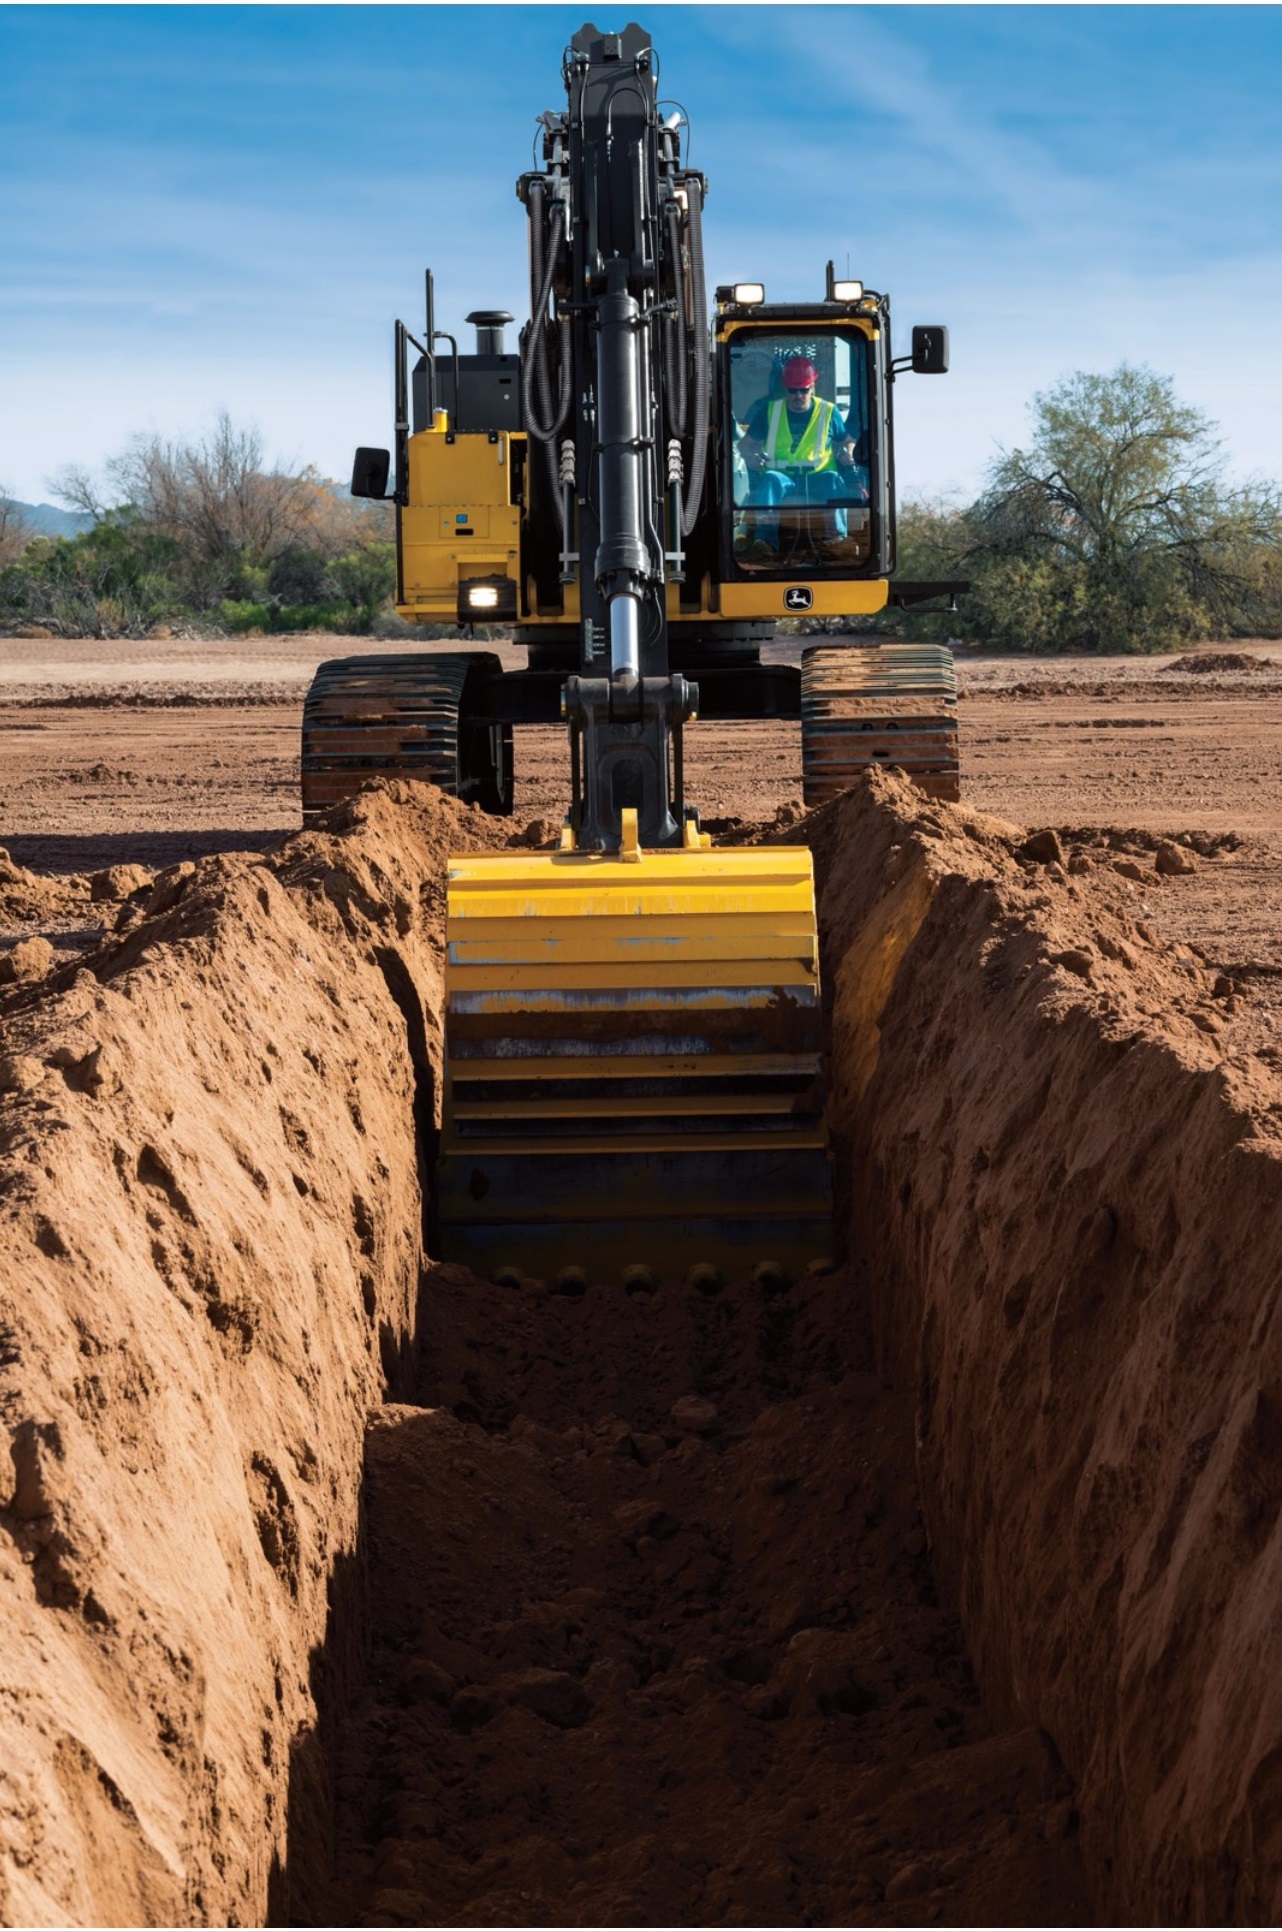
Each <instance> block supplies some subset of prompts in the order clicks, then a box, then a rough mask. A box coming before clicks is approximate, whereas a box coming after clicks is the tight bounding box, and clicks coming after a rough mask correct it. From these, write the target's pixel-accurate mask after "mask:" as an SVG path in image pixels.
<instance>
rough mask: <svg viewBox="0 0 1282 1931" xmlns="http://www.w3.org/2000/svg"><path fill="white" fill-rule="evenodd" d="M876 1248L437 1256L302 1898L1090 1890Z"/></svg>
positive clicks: (946, 1917) (748, 1916) (866, 1896)
mask: <svg viewBox="0 0 1282 1931" xmlns="http://www.w3.org/2000/svg"><path fill="white" fill-rule="evenodd" d="M868 1312H869V1310H868V1302H867V1296H866V1294H865V1293H864V1292H863V1289H862V1283H861V1279H860V1272H859V1270H858V1269H857V1268H846V1269H842V1270H841V1271H838V1272H834V1273H832V1274H829V1275H826V1276H824V1277H822V1278H810V1279H808V1280H806V1281H805V1282H803V1283H801V1284H799V1285H798V1286H796V1287H794V1288H793V1289H791V1290H790V1291H788V1292H786V1293H783V1294H780V1295H778V1296H776V1297H773V1298H769V1297H767V1296H765V1295H764V1294H763V1292H762V1290H761V1289H760V1288H758V1287H756V1286H755V1285H754V1284H752V1283H751V1282H749V1283H741V1284H738V1285H736V1286H733V1287H728V1288H727V1289H726V1290H725V1291H724V1292H723V1293H721V1294H720V1295H718V1296H716V1297H713V1298H705V1297H704V1296H702V1295H700V1294H699V1293H697V1292H692V1291H689V1290H687V1289H685V1288H683V1287H677V1286H675V1285H669V1286H665V1287H662V1288H660V1289H659V1290H658V1291H656V1292H654V1293H642V1294H636V1295H633V1296H627V1295H624V1294H622V1293H621V1292H620V1291H619V1290H618V1289H617V1288H613V1287H612V1288H605V1287H591V1288H589V1289H588V1291H587V1292H586V1293H585V1294H583V1295H582V1296H577V1297H572V1298H566V1297H563V1296H559V1295H556V1294H552V1293H549V1292H548V1290H547V1289H546V1288H545V1287H544V1286H543V1285H542V1284H541V1283H536V1282H534V1281H528V1282H526V1283H525V1284H524V1286H523V1287H521V1288H515V1287H510V1288H506V1289H505V1288H498V1287H492V1286H489V1285H487V1284H485V1283H482V1282H480V1281H477V1280H476V1279H474V1278H473V1277H470V1276H468V1275H467V1274H466V1273H465V1272H464V1271H463V1270H461V1269H455V1268H451V1267H438V1268H434V1269H432V1270H430V1271H429V1274H428V1277H427V1280H426V1283H425V1302H424V1315H423V1327H422V1334H421V1347H422V1362H423V1367H422V1378H421V1381H420V1384H419V1387H418V1390H417V1398H418V1403H419V1404H421V1405H417V1406H414V1407H405V1406H398V1407H390V1408H386V1409H384V1410H382V1411H381V1412H379V1413H377V1414H376V1415H375V1416H374V1417H373V1420H372V1426H371V1432H370V1434H369V1437H368V1440H367V1453H366V1475H365V1510H366V1532H367V1545H366V1556H367V1563H368V1575H369V1588H368V1592H367V1600H368V1603H369V1605H370V1625H369V1630H368V1642H369V1662H368V1666H367V1671H366V1675H365V1679H364V1683H363V1685H362V1686H361V1688H360V1690H359V1692H358V1693H357V1695H356V1696H355V1697H354V1698H353V1699H352V1701H351V1703H350V1704H349V1706H348V1709H347V1711H346V1713H345V1718H344V1720H343V1722H342V1724H341V1725H340V1726H339V1728H340V1734H339V1738H338V1743H337V1748H336V1752H335V1754H334V1756H333V1759H332V1763H331V1769H332V1773H333V1776H334V1787H335V1791H336V1799H337V1801H336V1814H335V1819H334V1831H333V1856H334V1862H333V1867H332V1869H333V1877H332V1886H331V1889H330V1891H329V1895H328V1899H327V1901H326V1903H325V1904H324V1906H323V1907H322V1908H321V1911H320V1915H319V1917H318V1918H317V1919H316V1920H315V1921H319V1922H324V1923H372V1924H416V1923H432V1924H451V1923H460V1924H512V1923H520V1924H672V1923H683V1924H700V1923H790V1924H849V1923H896V1922H903V1923H923V1922H934V1921H939V1922H952V1923H980V1922H983V1923H990V1924H1029V1923H1044V1924H1052V1923H1053V1924H1065V1923H1089V1922H1093V1921H1094V1920H1093V1917H1092V1914H1091V1911H1090V1906H1089V1902H1088V1899H1087V1897H1086V1893H1085V1887H1084V1882H1083V1878H1082V1874H1081V1870H1080V1862H1079V1859H1078V1857H1077V1854H1076V1846H1075V1841H1074V1838H1075V1831H1076V1826H1077V1810H1076V1806H1075V1803H1074V1800H1073V1789H1072V1783H1071V1779H1069V1777H1068V1776H1067V1775H1066V1773H1065V1772H1064V1769H1063V1766H1062V1765H1061V1764H1060V1763H1059V1762H1058V1760H1057V1758H1056V1756H1055V1752H1054V1750H1053V1747H1051V1746H1050V1745H1049V1744H1048V1742H1047V1740H1046V1739H1045V1738H1044V1737H1043V1736H1042V1735H1041V1734H1039V1733H1038V1732H1037V1731H1036V1730H1035V1729H1033V1728H1031V1727H1029V1726H1027V1725H1021V1726H1017V1727H1014V1728H1010V1727H1006V1728H1002V1727H999V1726H994V1724H993V1723H992V1721H991V1719H990V1718H989V1717H988V1715H987V1713H986V1712H985V1710H984V1708H983V1705H982V1702H981V1699H980V1696H979V1693H978V1691H977V1689H976V1685H975V1682H974V1678H973V1675H972V1673H971V1670H970V1666H969V1663H968V1661H967V1658H966V1653H965V1643H964V1639H963V1636H962V1632H961V1629H960V1626H959V1624H958V1622H957V1619H956V1617H955V1616H954V1615H952V1614H950V1613H949V1612H948V1611H947V1610H946V1609H944V1608H942V1607H941V1605H940V1603H939V1600H938V1597H937V1593H936V1589H935V1584H934V1579H933V1574H932V1565H931V1559H930V1554H929V1550H928V1548H927V1545H926V1538H925V1534H924V1532H923V1528H922V1522H921V1515H920V1510H919V1507H918V1496H917V1486H916V1480H915V1475H914V1471H913V1444H912V1423H911V1410H910V1407H909V1405H908V1404H906V1403H905V1402H904V1400H903V1399H902V1398H901V1397H899V1396H897V1395H896V1394H895V1392H894V1391H893V1390H890V1389H888V1388H886V1387H885V1386H884V1385H883V1384H882V1382H881V1380H880V1378H879V1376H878V1375H877V1373H876V1370H875V1366H874V1362H873V1354H872V1345H871V1330H870V1325H869V1319H868Z"/></svg>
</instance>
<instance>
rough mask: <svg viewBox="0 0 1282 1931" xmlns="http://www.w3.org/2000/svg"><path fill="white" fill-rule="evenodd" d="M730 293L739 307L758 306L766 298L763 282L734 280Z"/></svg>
mask: <svg viewBox="0 0 1282 1931" xmlns="http://www.w3.org/2000/svg"><path fill="white" fill-rule="evenodd" d="M730 294H731V296H732V298H733V300H734V301H736V302H737V303H738V305H739V307H740V308H759V307H760V305H761V303H762V302H764V301H765V299H766V285H765V283H764V282H735V284H734V285H733V287H732V288H731V290H730Z"/></svg>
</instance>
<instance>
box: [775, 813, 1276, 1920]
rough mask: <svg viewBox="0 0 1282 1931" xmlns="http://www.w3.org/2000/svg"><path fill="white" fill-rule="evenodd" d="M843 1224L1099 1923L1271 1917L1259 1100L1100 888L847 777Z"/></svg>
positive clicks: (1267, 1128)
mask: <svg viewBox="0 0 1282 1931" xmlns="http://www.w3.org/2000/svg"><path fill="white" fill-rule="evenodd" d="M805 829H806V831H807V833H808V835H809V836H810V838H811V840H812V843H813V845H814V848H815V851H816V859H817V867H818V871H819V874H820V879H821V914H820V916H821V926H822V929H823V932H824V936H825V943H826V949H827V963H826V969H827V975H828V978H827V983H828V992H829V997H830V1000H831V1001H832V1005H833V1040H832V1055H833V1069H834V1079H835V1092H834V1110H835V1113H836V1117H837V1120H838V1124H839V1130H840V1132H841V1133H842V1136H843V1142H844V1144H843V1147H842V1165H843V1169H844V1174H845V1179H846V1184H847V1186H848V1188H849V1195H850V1201H851V1238H852V1243H853V1244H854V1245H855V1246H856V1247H857V1248H858V1249H859V1250H860V1251H861V1252H862V1253H863V1255H864V1257H865V1259H866V1261H867V1265H868V1269H869V1279H870V1281H871V1283H872V1292H873V1302H874V1309H875V1316H876V1323H877V1329H878V1342H879V1349H880V1353H881V1359H882V1362H883V1365H884V1366H885V1368H886V1369H887V1370H888V1371H889V1372H891V1373H892V1374H893V1375H894V1377H895V1379H896V1380H897V1381H898V1382H899V1383H900V1385H904V1386H913V1387H915V1388H916V1389H917V1438H918V1461H919V1469H920V1474H921V1480H922V1491H923V1500H924V1507H925V1512H926V1519H927V1525H928V1529H929V1533H930V1538H931V1542H932V1545H933V1548H934V1552H935V1556H936V1561H937V1564H938V1570H939V1573H940V1576H941V1578H942V1581H943V1583H944V1586H945V1590H946V1593H947V1594H948V1595H949V1596H950V1597H951V1599H952V1600H953V1601H954V1602H955V1603H956V1604H957V1605H958V1607H959V1610H960V1614H961V1618H962V1622H963V1625H964V1627H965V1629H966V1633H967V1638H968V1642H969V1645H970V1650H971V1655H972V1658H973V1660H974V1662H975V1665H976V1668H977V1671H978V1675H979V1679H980V1683H981V1686H982V1687H983V1689H984V1690H985V1692H986V1693H987V1695H988V1697H989V1698H990V1701H991V1703H992V1705H993V1707H994V1708H995V1709H996V1711H997V1712H999V1713H1004V1714H1005V1715H1006V1717H1007V1718H1008V1719H1009V1720H1011V1721H1017V1720H1022V1721H1025V1722H1030V1723H1034V1724H1037V1725H1038V1726H1040V1727H1041V1728H1043V1729H1044V1730H1045V1731H1046V1732H1047V1734H1048V1735H1050V1736H1051V1737H1052V1738H1053V1739H1054V1741H1055V1744H1056V1746H1057V1748H1058V1750H1059V1752H1060V1755H1061V1757H1062V1758H1063V1761H1064V1763H1065V1765H1066V1767H1067V1769H1068V1770H1069V1772H1070V1773H1071V1775H1072V1776H1073V1778H1074V1780H1075V1783H1076V1785H1077V1791H1078V1801H1079V1803H1080V1806H1081V1811H1082V1818H1083V1825H1082V1848H1083V1852H1084V1855H1085V1858H1086V1864H1087V1869H1088V1873H1089V1875H1090V1876H1091V1879H1092V1881H1093V1885H1094V1888H1095V1892H1096V1896H1097V1899H1098V1901H1099V1903H1100V1905H1101V1907H1102V1909H1103V1910H1104V1911H1105V1912H1106V1913H1109V1914H1111V1916H1112V1918H1113V1921H1116V1922H1143V1923H1149V1922H1157V1923H1164V1922H1210V1923H1220V1922H1238V1923H1241V1922H1246V1923H1273V1922H1276V1921H1277V1919H1278V1916H1279V1914H1280V1913H1282V1684H1280V1682H1279V1678H1278V1674H1277V1671H1276V1668H1275V1666H1274V1664H1275V1659H1276V1656H1277V1653H1278V1645H1279V1640H1280V1638H1282V1531H1280V1530H1279V1514H1280V1513H1282V1322H1280V1319H1279V1278H1278V1270H1277V1255H1278V1252H1279V1247H1280V1245H1282V1133H1280V1122H1282V1087H1280V1086H1279V1084H1278V1082H1277V1080H1276V1077H1275V1076H1274V1075H1272V1074H1271V1073H1270V1072H1269V1071H1267V1069H1265V1068H1264V1067H1263V1066H1262V1065H1261V1064H1260V1062H1259V1061H1258V1060H1255V1059H1252V1058H1250V1057H1248V1056H1246V1055H1242V1056H1240V1057H1237V1058H1233V1059H1230V1058H1226V1057H1225V1056H1224V1053H1223V1051H1222V1048H1221V1046H1220V1043H1219V1042H1218V1040H1217V1038H1216V1037H1215V1031H1216V1028H1215V1027H1212V1028H1211V1030H1210V1031H1209V1032H1208V1031H1206V1030H1204V1029H1203V1027H1204V1025H1205V1021H1206V1015H1207V1011H1208V1008H1209V1006H1210V1004H1211V998H1210V995H1211V990H1212V988H1211V983H1210V981H1211V975H1210V974H1207V973H1204V972H1198V971H1193V972H1192V974H1191V976H1190V972H1189V970H1188V969H1187V963H1188V962H1187V960H1181V959H1179V958H1177V957H1176V956H1174V952H1175V949H1171V950H1163V949H1159V948H1156V947H1155V946H1154V945H1153V944H1152V943H1151V942H1150V935H1149V934H1148V933H1147V929H1146V928H1145V927H1144V926H1143V925H1142V923H1140V922H1137V921H1136V919H1135V917H1134V914H1133V910H1130V909H1128V903H1127V886H1126V883H1125V881H1119V880H1117V879H1110V878H1109V877H1108V876H1107V875H1106V874H1095V875H1094V876H1093V877H1091V878H1072V877H1069V876H1067V875H1066V874H1065V873H1064V872H1063V871H1062V870H1061V869H1060V868H1059V867H1056V866H1053V865H1047V866H1035V865H1031V864H1027V863H1025V864H1021V863H1020V862H1019V860H1018V859H1017V857H1016V852H1017V850H1018V848H1019V845H1020V842H1021V841H1022V833H1019V832H1017V831H1016V830H1015V829H1014V828H1013V827H1009V826H1003V825H1002V824H1001V823H1000V822H999V821H995V820H991V819H988V820H986V819H983V818H980V817H977V816H976V815H974V814H970V813H967V812H965V811H957V810H948V809H939V808H930V809H923V808H922V807H921V806H920V804H919V802H918V801H916V800H914V798H913V797H912V794H911V793H910V792H908V791H906V790H905V789H904V788H902V787H900V786H898V785H896V784H894V783H893V782H890V781H886V782H884V783H883V782H880V781H877V782H874V783H872V784H871V785H869V786H868V787H867V789H866V790H865V791H863V792H862V793H860V794H850V795H848V796H847V797H846V798H845V799H843V800H840V801H838V803H837V804H836V805H835V806H834V807H831V808H828V810H826V811H825V812H822V813H817V814H815V816H814V817H813V818H812V819H811V820H809V821H808V823H807V826H806V828H805Z"/></svg>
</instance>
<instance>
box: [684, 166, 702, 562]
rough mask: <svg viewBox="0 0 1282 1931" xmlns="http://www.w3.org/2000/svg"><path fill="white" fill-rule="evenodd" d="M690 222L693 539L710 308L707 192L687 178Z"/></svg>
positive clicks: (687, 516)
mask: <svg viewBox="0 0 1282 1931" xmlns="http://www.w3.org/2000/svg"><path fill="white" fill-rule="evenodd" d="M686 191H687V206H688V214H689V221H690V300H691V307H692V308H693V310H694V314H693V315H692V317H691V329H690V332H691V334H692V335H693V337H694V424H693V445H694V446H693V448H692V450H691V452H690V477H689V484H688V487H687V490H686V498H685V502H684V504H683V506H682V511H681V533H682V535H683V536H689V534H690V532H691V530H692V529H693V528H694V525H695V519H696V518H697V516H698V514H699V504H700V502H701V501H702V498H703V477H704V471H705V469H706V468H707V462H708V342H707V333H708V308H707V289H706V287H705V285H704V275H703V189H702V188H701V186H700V185H699V181H698V180H697V179H696V178H694V177H691V176H687V178H686Z"/></svg>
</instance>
